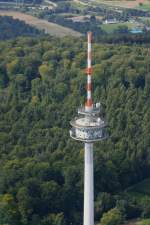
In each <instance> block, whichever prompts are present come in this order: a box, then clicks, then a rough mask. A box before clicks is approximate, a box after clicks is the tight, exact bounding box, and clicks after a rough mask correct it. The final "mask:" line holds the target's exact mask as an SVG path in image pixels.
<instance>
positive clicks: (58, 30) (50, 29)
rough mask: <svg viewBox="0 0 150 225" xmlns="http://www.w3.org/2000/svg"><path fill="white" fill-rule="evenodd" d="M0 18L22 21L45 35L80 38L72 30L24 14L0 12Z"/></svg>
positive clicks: (77, 33) (78, 34)
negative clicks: (6, 17)
mask: <svg viewBox="0 0 150 225" xmlns="http://www.w3.org/2000/svg"><path fill="white" fill-rule="evenodd" d="M0 16H11V17H13V18H14V19H19V20H23V21H24V22H25V23H27V24H29V25H32V26H34V27H36V28H37V29H39V30H44V31H45V32H46V33H48V34H50V35H54V36H57V37H64V36H67V35H69V36H75V37H80V36H81V34H80V33H79V32H76V31H74V30H72V29H69V28H66V27H63V26H60V25H58V24H55V23H50V22H48V21H46V20H42V19H38V18H36V17H34V16H31V15H27V14H25V13H21V12H15V11H3V10H2V11H0Z"/></svg>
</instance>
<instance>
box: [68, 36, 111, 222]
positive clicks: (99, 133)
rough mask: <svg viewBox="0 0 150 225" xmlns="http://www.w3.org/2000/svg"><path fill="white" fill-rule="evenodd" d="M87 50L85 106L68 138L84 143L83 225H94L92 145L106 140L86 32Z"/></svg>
mask: <svg viewBox="0 0 150 225" xmlns="http://www.w3.org/2000/svg"><path fill="white" fill-rule="evenodd" d="M87 37H88V50H87V69H86V74H87V99H86V102H85V106H81V107H80V108H79V109H78V115H77V117H75V118H74V119H72V120H71V121H70V124H71V126H72V128H71V130H70V136H71V138H73V139H74V140H77V141H81V142H84V154H85V156H84V159H85V160H84V218H83V221H84V222H83V224H84V225H94V178H93V143H94V142H97V141H101V140H103V139H105V138H107V134H106V126H107V124H106V123H105V121H104V120H103V119H102V118H101V117H100V111H101V104H100V103H96V104H94V103H93V100H92V65H91V64H92V63H91V59H92V51H91V40H92V33H91V32H88V35H87Z"/></svg>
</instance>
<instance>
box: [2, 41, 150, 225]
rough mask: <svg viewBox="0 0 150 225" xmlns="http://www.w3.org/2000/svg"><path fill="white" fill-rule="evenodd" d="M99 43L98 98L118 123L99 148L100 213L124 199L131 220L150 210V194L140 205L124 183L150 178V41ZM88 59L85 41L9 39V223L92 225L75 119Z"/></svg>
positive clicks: (5, 154)
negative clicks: (85, 216) (73, 132)
mask: <svg viewBox="0 0 150 225" xmlns="http://www.w3.org/2000/svg"><path fill="white" fill-rule="evenodd" d="M93 49H94V64H95V65H94V75H93V80H94V94H93V96H94V99H95V101H101V103H102V115H103V116H104V117H105V119H106V121H107V123H108V125H109V126H108V133H109V138H108V140H106V141H104V142H101V143H98V144H96V145H95V151H94V164H95V170H94V171H95V213H96V214H95V220H96V221H100V217H102V215H103V213H104V212H106V211H109V210H110V209H112V208H114V207H118V208H119V209H120V210H122V209H123V212H124V214H125V217H126V218H127V219H129V218H130V219H132V218H135V217H141V216H143V215H146V212H147V216H149V215H150V213H149V211H148V210H149V202H147V201H144V202H143V203H142V204H141V205H139V207H138V209H137V205H136V203H135V202H134V201H132V199H129V198H127V197H126V195H125V193H124V191H125V190H126V189H127V188H128V187H130V186H133V185H135V184H137V183H139V182H141V181H142V180H143V179H145V178H148V177H149V173H148V171H149V169H150V160H149V159H150V151H149V144H150V142H149V140H150V126H149V116H150V106H149V105H150V99H149V96H150V73H149V67H150V61H149V57H150V49H149V48H148V47H147V46H145V47H144V46H131V47H130V46H123V45H122V46H121V45H118V46H117V45H116V46H113V45H107V44H106V45H104V44H102V45H101V44H99V43H95V44H94V45H93ZM85 66H86V43H85V41H84V40H81V39H80V40H77V39H76V38H69V37H65V38H62V39H57V38H54V37H53V38H50V37H41V38H37V39H36V38H18V39H17V40H13V41H7V42H1V43H0V100H1V104H0V223H1V224H11V225H35V224H36V225H49V224H50V225H51V224H52V225H69V224H70V223H72V224H74V225H80V224H82V202H83V146H82V144H79V143H76V142H74V141H73V140H71V139H70V137H69V127H70V125H69V121H70V119H71V118H72V117H73V115H74V114H75V112H76V110H75V109H76V108H77V106H79V105H80V104H81V103H83V102H84V98H85V97H84V96H85V79H86V77H85V75H84V68H85ZM122 193H123V194H122ZM148 195H149V194H148ZM124 203H125V204H124Z"/></svg>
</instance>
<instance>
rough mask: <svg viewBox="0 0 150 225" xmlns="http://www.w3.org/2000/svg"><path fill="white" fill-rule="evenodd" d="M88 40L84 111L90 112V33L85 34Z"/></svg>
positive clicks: (91, 103)
mask: <svg viewBox="0 0 150 225" xmlns="http://www.w3.org/2000/svg"><path fill="white" fill-rule="evenodd" d="M87 40H88V46H87V47H88V49H87V69H86V74H87V100H86V103H85V109H86V111H91V110H92V109H93V100H92V48H91V42H92V32H88V34H87Z"/></svg>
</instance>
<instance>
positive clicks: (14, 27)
mask: <svg viewBox="0 0 150 225" xmlns="http://www.w3.org/2000/svg"><path fill="white" fill-rule="evenodd" d="M36 35H40V32H39V30H37V29H36V28H34V27H32V26H29V25H28V24H26V23H24V22H23V21H20V20H18V19H13V18H12V17H8V16H0V40H6V39H12V38H15V37H18V36H36Z"/></svg>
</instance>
